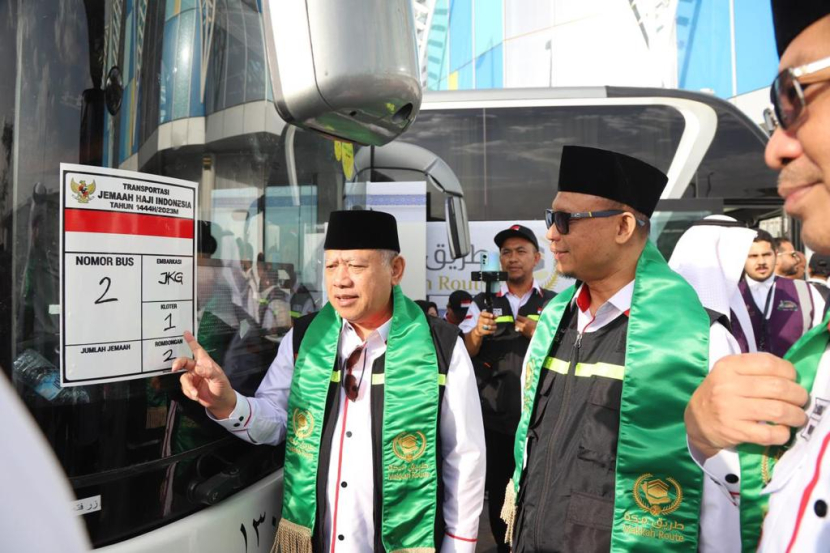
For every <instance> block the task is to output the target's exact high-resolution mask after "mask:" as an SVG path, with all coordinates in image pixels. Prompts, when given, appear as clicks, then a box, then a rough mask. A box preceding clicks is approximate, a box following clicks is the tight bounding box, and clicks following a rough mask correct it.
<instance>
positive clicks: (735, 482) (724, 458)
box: [686, 436, 741, 505]
mask: <svg viewBox="0 0 830 553" xmlns="http://www.w3.org/2000/svg"><path fill="white" fill-rule="evenodd" d="M686 447H687V448H688V449H689V454H690V455H691V456H692V459H694V462H695V463H697V466H699V467H700V468H701V469H702V470H703V472H704V473H705V474H706V476H708V477H709V478H710V479H711V480H712V481H713V482H714V483H715V484H717V485H718V486H719V487H720V489H721V491H722V492H723V493H724V495H725V496H726V497H727V498H728V499H729V501H730V502H731V503H732V504H733V505H738V504H739V503H740V500H741V484H740V473H741V469H740V461H739V460H738V454H737V453H736V452H735V451H734V450H732V449H722V450H720V451H719V452H718V453H717V454H715V455H713V456H711V457H709V458H708V459H707V458H706V456H705V455H704V454H703V453H701V452H700V451H699V450H698V449H697V448H696V447H695V446H693V445H692V442H690V441H689V436H686Z"/></svg>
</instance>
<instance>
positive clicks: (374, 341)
mask: <svg viewBox="0 0 830 553" xmlns="http://www.w3.org/2000/svg"><path fill="white" fill-rule="evenodd" d="M390 326H391V319H390V320H389V321H387V322H386V323H385V324H384V325H383V326H381V327H380V328H378V329H377V330H375V331H374V332H372V334H370V335H369V336H368V338H367V339H366V341H365V342H363V341H361V339H360V338H359V337H358V335H357V333H356V332H355V330H354V328H353V327H352V325H350V324H349V323H348V322H347V321H344V323H343V328H342V330H341V332H340V344H339V348H338V352H339V358H340V360H341V362H342V360H345V359H348V357H349V355H351V354H352V352H354V350H355V349H357V348H358V347H360V346H361V345H364V349H363V352H362V353H361V356H360V358H359V359H358V360H357V363H356V364H355V365H354V368H353V370H352V374H353V375H354V376H355V377H356V378H357V379H358V381H359V382H360V387H359V393H358V398H357V400H356V401H354V402H352V401H349V400H348V399H347V398H346V394H345V390H344V389H343V388H342V387H341V389H340V407H339V411H338V414H337V426H336V431H335V433H334V436H333V438H332V444H331V451H332V460H331V463H330V464H329V474H328V485H327V490H326V501H327V507H328V508H327V509H326V520H325V521H324V528H323V531H324V533H325V536H326V539H325V543H326V549H327V551H331V552H332V553H333V552H335V551H337V552H338V553H341V552H342V553H351V552H355V553H357V552H360V553H363V552H366V551H371V550H372V549H373V546H374V535H375V528H374V518H373V512H374V480H373V471H372V470H368V469H367V467H372V463H373V460H372V436H371V429H372V424H371V422H372V421H371V401H370V397H371V393H372V374H371V373H372V363H373V362H374V361H375V359H377V358H379V357H380V356H381V355H383V354H384V353H385V352H386V339H387V336H388V334H389V328H390ZM292 342H293V330H291V331H289V332H288V334H286V335H285V337H284V338H283V340H282V342H281V344H280V347H279V350H278V351H277V356H276V358H275V359H274V362H273V363H272V364H271V367H270V368H269V369H268V372H267V374H266V375H265V378H264V379H263V381H262V383H261V384H260V386H259V389H258V390H257V392H256V395H255V396H254V397H245V396H242V395H241V394H237V403H236V408H235V409H234V411H233V412H232V413H231V415H230V416H229V417H228V418H227V419H224V420H219V421H217V422H218V423H219V424H221V425H222V426H223V427H225V428H226V429H227V430H229V431H230V432H233V433H234V434H236V435H237V436H238V437H240V438H242V439H243V440H246V441H249V442H252V443H265V444H272V445H276V444H278V443H280V442H282V441H283V440H284V439H285V432H286V420H287V409H288V395H289V391H290V388H291V378H292V376H293V374H294V352H293V346H292ZM439 431H440V433H441V446H442V451H441V456H442V459H443V465H442V478H443V482H444V505H443V514H444V521H445V524H446V536H445V539H444V541H443V546H442V548H441V551H442V553H450V552H459V553H473V552H474V551H475V545H476V536H477V534H478V522H479V520H478V519H479V515H480V513H481V507H482V503H483V498H484V475H485V446H484V429H483V424H482V418H481V406H480V405H479V400H478V390H477V388H476V382H475V376H474V374H473V367H472V363H471V361H470V357H469V355H468V354H467V350H466V348H465V347H464V343H463V342H462V341H461V340H460V339H459V341H458V342H457V343H456V347H455V348H454V349H453V355H452V358H451V360H450V366H449V370H448V372H447V379H446V384H445V388H444V396H443V402H442V405H441V420H440V422H439ZM377 470H379V468H378V469H377ZM378 531H379V530H378Z"/></svg>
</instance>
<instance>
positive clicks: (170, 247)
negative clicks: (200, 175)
mask: <svg viewBox="0 0 830 553" xmlns="http://www.w3.org/2000/svg"><path fill="white" fill-rule="evenodd" d="M60 179H61V198H60V200H61V210H60V215H61V252H60V259H61V306H62V309H61V386H78V385H82V384H94V383H100V382H112V381H118V380H129V379H133V378H142V377H146V376H150V375H153V374H159V373H162V372H168V371H169V370H170V368H171V366H172V364H173V359H175V358H176V357H178V356H180V355H188V354H189V353H190V350H189V348H188V347H187V344H186V343H185V342H184V339H183V338H182V332H183V331H185V330H190V331H192V332H194V333H195V331H196V263H195V253H196V232H197V231H196V220H195V214H196V213H197V212H198V210H197V205H196V201H197V197H198V194H197V187H198V183H195V182H189V181H183V180H179V179H173V178H167V177H159V176H156V175H148V174H144V173H135V172H132V171H120V170H115V169H106V168H100V167H87V166H83V165H71V164H66V163H62V164H61V174H60Z"/></svg>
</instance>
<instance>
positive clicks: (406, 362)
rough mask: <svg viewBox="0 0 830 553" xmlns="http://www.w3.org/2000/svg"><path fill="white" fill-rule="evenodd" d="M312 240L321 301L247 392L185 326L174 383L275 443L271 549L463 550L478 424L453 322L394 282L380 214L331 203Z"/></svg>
mask: <svg viewBox="0 0 830 553" xmlns="http://www.w3.org/2000/svg"><path fill="white" fill-rule="evenodd" d="M324 249H325V273H324V279H325V284H326V291H327V294H328V299H329V303H328V304H327V305H325V306H324V307H323V309H322V310H321V311H320V312H318V313H315V314H312V315H308V316H305V317H301V318H299V319H297V320H296V321H295V323H294V327H293V329H292V330H291V331H289V332H288V334H286V336H285V337H284V339H283V340H282V343H281V344H280V346H279V350H278V352H277V356H276V359H275V360H274V362H273V363H272V365H271V367H270V368H269V369H268V372H267V373H266V375H265V378H264V380H263V381H262V384H261V385H260V386H259V389H258V390H257V392H256V395H255V396H254V397H245V396H242V395H240V394H239V393H237V392H235V391H234V390H233V389H232V388H231V386H230V382H229V381H228V378H227V376H226V375H225V374H224V372H223V371H222V368H221V367H220V366H219V365H218V364H217V363H216V362H214V361H213V360H212V359H211V358H210V356H209V355H208V354H207V353H206V352H205V350H204V349H203V348H202V347H201V346H200V345H199V343H198V342H196V340H195V339H194V338H193V336H192V335H191V334H190V333H185V339H186V340H187V342H188V344H189V345H190V348H191V350H192V351H193V355H194V359H190V358H185V357H181V358H178V359H176V361H175V362H174V364H173V370H183V371H185V372H184V374H183V375H182V376H181V385H182V391H183V392H184V394H185V395H186V396H187V397H189V398H191V399H193V400H195V401H198V402H199V403H200V404H201V405H203V406H204V407H205V408H206V409H207V411H208V414H209V415H210V416H211V418H213V419H214V420H216V421H217V422H218V423H219V424H220V425H221V426H223V427H224V428H226V429H227V430H228V431H230V432H231V433H233V434H235V435H236V436H238V437H240V438H242V439H243V440H246V441H249V442H251V443H255V444H263V443H264V444H272V445H276V444H278V443H280V442H282V441H283V439H284V440H285V444H286V445H285V451H286V453H285V476H284V496H283V511H282V518H281V520H280V523H279V527H278V530H277V537H276V544H275V547H277V546H278V547H279V549H280V550H281V551H284V552H293V553H297V552H302V551H315V552H330V551H340V552H361V553H362V552H366V551H375V550H377V551H384V550H385V551H395V550H425V551H426V550H431V551H439V550H440V551H442V552H450V551H459V552H462V551H463V552H469V553H472V552H473V551H474V550H475V543H476V535H477V533H478V518H479V514H480V512H481V506H482V502H483V495H484V468H485V451H484V432H483V427H482V422H481V409H480V407H479V403H478V394H477V393H476V387H475V386H476V384H475V378H474V375H473V369H472V363H471V362H470V358H469V355H468V354H467V351H466V349H465V348H464V344H463V343H462V341H461V339H460V338H459V336H458V330H457V328H456V327H454V326H452V325H450V324H449V323H446V322H444V321H441V320H439V319H438V318H435V317H426V316H425V315H424V313H423V311H422V310H421V309H420V307H418V306H417V305H416V304H415V303H414V302H413V301H411V300H410V299H408V298H406V297H405V296H404V295H403V293H402V292H401V290H400V287H399V286H398V285H399V283H400V281H401V278H402V277H403V273H404V269H405V262H404V259H403V258H402V257H401V256H400V246H399V243H398V232H397V223H396V221H395V218H394V217H392V216H391V215H389V214H386V213H381V212H374V211H335V212H333V213H332V214H331V217H330V219H329V226H328V231H327V233H326V239H325V244H324Z"/></svg>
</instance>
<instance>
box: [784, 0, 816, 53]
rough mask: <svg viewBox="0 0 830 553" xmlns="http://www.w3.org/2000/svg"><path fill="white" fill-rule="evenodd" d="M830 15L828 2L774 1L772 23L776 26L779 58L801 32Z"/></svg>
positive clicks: (807, 0) (811, 0)
mask: <svg viewBox="0 0 830 553" xmlns="http://www.w3.org/2000/svg"><path fill="white" fill-rule="evenodd" d="M828 14H830V2H828V1H827V0H772V22H773V25H774V26H775V44H776V46H777V47H778V56H779V57H781V56H782V55H784V50H786V49H787V46H789V45H790V42H792V41H793V39H795V37H797V36H798V35H800V34H801V31H803V30H804V29H806V28H807V27H809V26H810V25H812V24H813V23H815V22H816V21H818V20H819V19H821V18H822V17H824V16H825V15H828Z"/></svg>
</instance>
